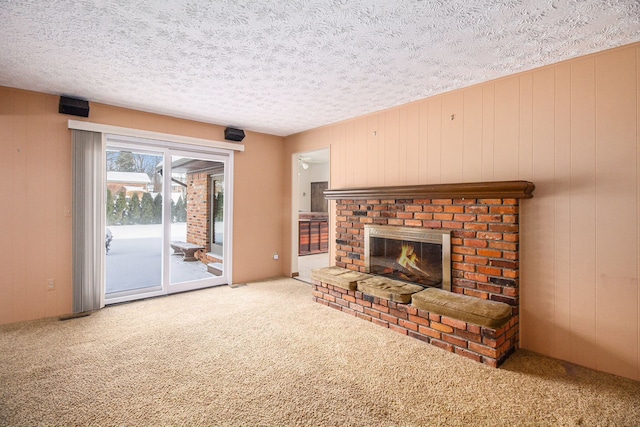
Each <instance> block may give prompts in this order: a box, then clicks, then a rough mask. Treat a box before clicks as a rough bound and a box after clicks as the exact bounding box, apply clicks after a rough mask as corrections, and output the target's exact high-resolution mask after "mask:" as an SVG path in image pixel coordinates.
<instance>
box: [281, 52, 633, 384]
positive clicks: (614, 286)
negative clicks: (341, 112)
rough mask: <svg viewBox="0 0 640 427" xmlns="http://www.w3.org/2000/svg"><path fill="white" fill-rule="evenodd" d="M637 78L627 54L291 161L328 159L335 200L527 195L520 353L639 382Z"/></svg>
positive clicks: (362, 125) (290, 142) (370, 124)
mask: <svg viewBox="0 0 640 427" xmlns="http://www.w3.org/2000/svg"><path fill="white" fill-rule="evenodd" d="M639 70H640V44H634V45H629V46H625V47H622V48H618V49H614V50H610V51H606V52H602V53H599V54H595V55H590V56H587V57H582V58H577V59H575V60H571V61H566V62H562V63H559V64H556V65H553V66H548V67H544V68H541V69H537V70H533V71H530V72H525V73H521V74H517V75H514V76H510V77H507V78H503V79H500V80H496V81H491V82H487V83H484V84H480V85H476V86H473V87H469V88H466V89H462V90H458V91H455V92H450V93H447V94H443V95H440V96H435V97H432V98H427V99H425V100H422V101H418V102H414V103H411V104H407V105H403V106H400V107H397V108H393V109H390V110H385V111H381V112H379V113H375V114H371V115H368V116H364V117H360V118H357V119H353V120H348V121H345V122H341V123H337V124H335V125H331V126H326V127H323V128H319V129H316V130H313V131H309V132H304V133H301V134H297V135H293V136H290V137H288V138H286V142H287V149H286V153H285V156H286V158H287V159H288V158H289V157H290V156H291V154H292V153H296V152H302V151H307V150H310V149H314V148H318V147H327V146H329V147H330V148H331V187H332V188H349V187H367V186H391V185H403V184H437V183H455V182H475V181H498V180H516V179H521V180H528V181H532V182H533V183H535V185H536V190H535V192H534V198H533V199H530V200H523V201H521V211H520V212H521V244H522V246H521V251H522V252H521V345H522V347H523V348H526V349H530V350H533V351H536V352H539V353H542V354H545V355H549V356H552V357H557V358H560V359H563V360H567V361H570V362H573V363H577V364H580V365H584V366H588V367H591V368H595V369H598V370H602V371H606V372H610V373H614V374H618V375H622V376H625V377H629V378H633V379H636V380H640V349H639V348H640V314H639V311H640V290H639V282H638V277H639V275H640V273H639V268H640V265H639V261H638V259H639V257H640V252H639V244H640V243H639V242H640V223H639V219H638V217H639V212H640V136H639V135H640V71H639ZM289 163H290V161H287V162H285V164H289ZM290 177H291V173H288V174H286V178H285V198H286V200H288V198H290V196H289V195H287V191H289V192H290V183H288V182H286V180H290ZM330 209H331V207H330ZM332 221H335V218H332ZM330 227H331V228H334V227H335V226H334V225H331V226H330ZM285 230H287V228H286V227H285ZM332 232H334V231H333V230H332ZM331 238H332V239H334V238H335V236H334V235H332V237H331ZM284 241H285V242H289V241H290V239H287V237H286V236H285V239H284ZM331 246H333V245H330V247H331ZM287 252H289V253H290V252H291V251H287Z"/></svg>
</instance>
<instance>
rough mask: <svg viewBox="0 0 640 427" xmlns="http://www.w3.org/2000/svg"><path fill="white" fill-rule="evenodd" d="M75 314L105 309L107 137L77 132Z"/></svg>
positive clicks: (74, 178) (96, 133)
mask: <svg viewBox="0 0 640 427" xmlns="http://www.w3.org/2000/svg"><path fill="white" fill-rule="evenodd" d="M72 132H73V172H72V173H73V187H72V191H73V204H72V209H73V312H74V313H82V312H87V311H92V310H97V309H100V308H102V307H104V286H105V285H104V281H105V279H104V277H105V275H104V256H103V253H104V249H105V246H104V245H105V231H106V229H105V220H104V191H103V190H104V188H105V183H104V179H105V178H104V175H105V172H104V159H103V157H104V154H103V153H104V138H103V134H102V133H100V132H89V131H83V130H73V131H72Z"/></svg>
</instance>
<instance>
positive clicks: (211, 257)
mask: <svg viewBox="0 0 640 427" xmlns="http://www.w3.org/2000/svg"><path fill="white" fill-rule="evenodd" d="M170 170H171V221H172V222H171V227H170V235H169V247H170V248H171V250H170V253H171V255H170V287H171V288H172V289H170V292H174V291H176V288H179V289H180V290H186V289H195V288H198V287H202V286H211V285H212V284H216V283H217V282H222V281H224V274H223V273H224V251H223V237H224V202H223V200H224V182H225V180H224V173H225V163H224V162H223V161H218V160H216V159H215V158H214V157H206V156H202V157H193V156H192V155H188V154H187V155H177V154H174V155H172V156H171V165H170ZM224 283H226V281H225V282H224Z"/></svg>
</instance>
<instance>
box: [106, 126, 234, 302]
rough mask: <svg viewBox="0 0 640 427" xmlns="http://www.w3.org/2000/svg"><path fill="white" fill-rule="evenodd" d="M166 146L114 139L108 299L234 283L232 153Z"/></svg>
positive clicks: (109, 154)
mask: <svg viewBox="0 0 640 427" xmlns="http://www.w3.org/2000/svg"><path fill="white" fill-rule="evenodd" d="M163 145H164V146H163ZM166 145H171V144H162V143H161V142H157V141H156V142H155V143H154V141H149V140H145V141H144V142H142V143H140V142H138V143H136V141H132V140H131V139H130V138H122V137H116V136H110V137H108V138H107V151H106V171H107V172H106V207H105V209H106V212H105V217H106V221H107V228H106V230H105V235H106V245H105V246H106V247H105V256H106V262H105V265H106V295H105V302H106V303H107V304H110V303H116V302H123V301H129V300H134V299H139V298H146V297H151V296H157V295H165V294H169V293H173V292H182V291H187V290H192V289H199V288H203V287H209V286H215V285H221V284H227V283H230V274H229V269H228V265H229V263H230V251H229V247H230V245H229V243H228V242H227V241H226V238H228V237H229V236H230V229H229V218H230V214H229V210H230V209H229V207H230V206H231V204H230V203H229V200H225V197H226V198H230V197H229V196H230V194H231V191H230V190H229V187H230V185H229V184H230V182H231V180H230V176H231V175H230V166H231V157H230V156H228V155H225V153H224V152H221V153H216V152H211V151H210V152H205V151H204V150H199V149H194V150H184V149H183V148H174V147H172V146H166Z"/></svg>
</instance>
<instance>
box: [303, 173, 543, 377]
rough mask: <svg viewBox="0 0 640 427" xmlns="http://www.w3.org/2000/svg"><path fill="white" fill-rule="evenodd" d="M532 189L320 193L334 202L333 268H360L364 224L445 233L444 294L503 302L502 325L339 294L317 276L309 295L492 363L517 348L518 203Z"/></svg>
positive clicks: (474, 186) (481, 186) (517, 184)
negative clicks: (447, 281) (506, 309)
mask: <svg viewBox="0 0 640 427" xmlns="http://www.w3.org/2000/svg"><path fill="white" fill-rule="evenodd" d="M533 189H534V185H533V184H532V183H530V182H526V181H505V182H486V183H471V184H443V185H428V186H403V187H382V188H368V189H367V188H365V189H345V190H327V191H326V192H325V195H326V197H327V198H328V199H331V200H336V224H335V226H336V240H335V244H336V247H335V249H336V251H335V254H336V257H335V263H336V266H337V267H342V268H344V269H348V270H351V271H353V272H358V273H365V272H366V265H365V258H366V253H365V246H366V242H365V226H371V225H379V226H384V227H387V226H398V227H404V228H407V227H410V228H411V229H413V230H420V229H424V230H429V229H432V230H446V231H448V232H449V233H448V234H450V236H451V238H450V245H451V259H450V262H451V292H453V293H455V294H458V295H465V296H467V297H472V298H477V299H480V300H484V301H494V302H499V303H504V304H508V305H509V306H510V307H511V312H512V316H511V318H510V320H509V322H508V324H506V325H504V326H501V327H500V328H498V329H491V328H486V327H480V326H478V325H476V324H473V323H472V322H463V321H460V319H456V318H455V317H451V316H441V315H435V314H433V313H429V312H425V311H424V310H417V309H416V308H415V307H413V306H412V305H410V304H406V305H405V304H399V303H395V302H392V301H384V300H381V299H380V298H373V297H371V296H368V295H366V294H363V293H362V292H359V291H357V290H355V291H348V292H342V291H343V289H339V288H337V287H336V288H334V287H332V286H331V285H327V284H326V283H322V282H321V281H314V285H315V291H314V299H315V300H316V301H318V302H321V303H323V304H325V305H328V306H332V307H333V308H337V309H340V310H341V311H345V312H348V313H350V314H353V315H355V316H357V317H359V318H362V319H364V320H368V321H371V322H374V323H377V324H379V325H381V326H385V327H388V328H391V329H393V330H396V331H398V332H400V333H403V334H406V335H410V336H413V337H415V338H418V339H422V340H423V341H426V342H429V343H431V344H434V345H436V346H438V347H441V348H444V349H446V350H449V351H452V352H456V353H458V354H461V355H463V356H466V357H469V358H471V359H474V360H476V361H479V362H483V363H486V364H489V365H492V366H498V365H499V364H500V363H501V362H502V361H504V359H506V357H508V355H509V354H510V353H511V352H513V351H514V350H515V349H516V348H517V347H518V339H519V276H520V274H519V267H520V265H519V259H520V256H519V242H520V234H519V231H520V229H519V210H520V203H519V200H520V199H527V198H531V197H533V196H532V191H533ZM329 287H331V288H329ZM349 292H353V295H352V296H351V295H349ZM327 296H328V298H327ZM332 297H333V298H332ZM332 299H333V301H332ZM336 299H339V300H340V301H338V302H336ZM466 300H467V301H468V300H469V299H468V298H467V299H466ZM391 314H393V315H391Z"/></svg>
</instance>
